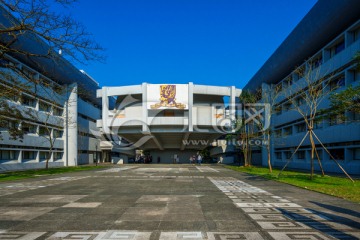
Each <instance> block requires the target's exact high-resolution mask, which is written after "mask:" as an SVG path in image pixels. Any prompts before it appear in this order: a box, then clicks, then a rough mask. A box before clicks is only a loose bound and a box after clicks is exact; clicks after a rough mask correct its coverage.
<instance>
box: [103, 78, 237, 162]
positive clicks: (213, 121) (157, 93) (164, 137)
mask: <svg viewBox="0 0 360 240" xmlns="http://www.w3.org/2000/svg"><path fill="white" fill-rule="evenodd" d="M240 94H241V90H240V89H236V88H235V87H234V86H232V87H221V86H207V85H196V84H193V83H191V82H190V83H188V84H148V83H143V84H141V85H133V86H122V87H103V88H102V89H101V90H97V97H98V98H101V99H102V119H101V120H98V121H97V126H98V127H99V128H101V129H102V132H103V134H104V136H105V137H106V138H107V140H108V141H107V142H106V141H104V142H102V143H101V149H102V150H104V151H107V152H108V154H110V152H113V154H112V156H110V155H109V156H108V157H109V158H111V159H112V160H113V161H118V160H119V159H122V160H123V161H124V162H127V159H128V158H129V157H133V156H134V154H135V150H136V149H141V150H145V151H148V152H149V153H150V155H151V156H152V157H153V161H158V160H159V158H160V162H161V163H169V162H172V161H173V158H174V155H175V154H176V155H178V156H179V158H180V162H186V163H187V162H189V161H188V159H189V157H190V156H191V155H193V154H196V152H197V151H199V150H201V149H204V148H206V147H207V146H209V145H211V143H212V142H213V141H214V140H216V139H217V138H218V137H220V136H222V135H224V134H226V133H229V132H231V131H232V130H231V129H232V125H233V123H234V120H235V114H236V102H237V100H236V98H237V97H238V96H239V95H240ZM109 97H115V98H116V99H117V101H116V105H115V107H114V108H111V107H109ZM113 143H117V145H116V144H115V145H114V144H113ZM114 152H117V153H118V154H117V155H116V154H114Z"/></svg>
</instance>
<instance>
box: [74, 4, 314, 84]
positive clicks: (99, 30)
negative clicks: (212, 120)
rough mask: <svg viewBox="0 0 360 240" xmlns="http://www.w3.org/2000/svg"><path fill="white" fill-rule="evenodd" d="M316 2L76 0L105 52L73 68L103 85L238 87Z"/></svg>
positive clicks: (82, 19)
mask: <svg viewBox="0 0 360 240" xmlns="http://www.w3.org/2000/svg"><path fill="white" fill-rule="evenodd" d="M315 3H316V0H221V1H220V0H126V1H125V0H103V1H98V0H79V2H78V3H77V4H75V5H74V7H73V9H72V12H73V15H74V17H75V18H76V19H77V20H79V21H80V22H82V23H83V24H84V25H85V26H86V27H87V29H88V30H89V31H90V32H92V33H93V34H94V38H95V39H96V41H97V42H99V43H100V44H101V45H102V46H103V47H104V48H106V52H105V55H106V56H107V60H106V63H105V64H102V63H98V62H93V63H90V64H89V65H86V66H78V67H79V68H81V69H84V70H85V71H86V72H87V73H89V74H90V75H91V76H92V77H93V78H94V79H96V80H97V81H98V82H99V83H100V85H101V86H121V85H132V84H140V83H142V82H148V83H188V82H194V83H195V84H209V85H222V86H230V85H235V86H237V87H239V88H242V87H244V86H245V84H246V83H247V82H248V81H249V80H250V79H251V77H252V76H253V75H254V74H255V73H256V72H257V70H258V69H259V68H260V67H261V66H262V65H263V64H264V62H265V61H266V60H267V59H268V58H269V57H270V55H271V54H272V53H273V52H274V51H275V50H276V48H277V47H278V46H279V45H280V44H281V42H282V41H283V40H284V39H285V38H286V37H287V36H288V35H289V33H290V32H291V31H292V30H293V29H294V27H295V26H296V25H297V24H298V23H299V21H300V20H301V19H302V18H303V17H304V16H305V15H306V13H307V12H308V11H309V10H310V9H311V7H312V6H313V5H314V4H315Z"/></svg>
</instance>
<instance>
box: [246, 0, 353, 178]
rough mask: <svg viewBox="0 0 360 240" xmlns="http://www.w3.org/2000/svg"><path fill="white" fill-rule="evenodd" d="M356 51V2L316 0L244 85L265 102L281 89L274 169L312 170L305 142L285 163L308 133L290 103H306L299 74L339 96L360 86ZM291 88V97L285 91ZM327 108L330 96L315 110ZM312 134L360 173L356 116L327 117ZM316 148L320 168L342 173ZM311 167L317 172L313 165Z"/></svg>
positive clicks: (275, 114)
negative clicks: (270, 93) (309, 75)
mask: <svg viewBox="0 0 360 240" xmlns="http://www.w3.org/2000/svg"><path fill="white" fill-rule="evenodd" d="M358 52H360V2H359V1H352V0H349V1H333V0H330V1H327V0H326V1H322V0H320V1H318V3H316V4H315V6H314V7H313V8H312V9H311V10H310V12H309V13H308V14H307V15H306V16H305V17H304V18H303V20H302V21H301V22H300V23H299V24H298V25H297V27H296V28H295V29H294V30H293V31H292V32H291V34H290V35H289V36H288V37H287V38H286V39H285V41H284V42H283V43H282V44H281V45H280V46H279V48H278V49H277V50H276V51H275V52H274V53H273V55H272V56H271V57H270V58H269V59H268V60H267V62H265V64H264V65H263V66H262V68H261V69H260V70H259V71H258V72H257V73H256V74H255V75H254V77H253V78H252V79H251V80H250V81H249V82H248V83H247V85H246V86H245V88H244V90H250V91H256V90H259V89H260V90H261V91H262V92H263V97H264V99H262V101H266V100H265V95H264V93H266V92H268V91H269V89H277V90H279V89H282V90H281V91H280V93H279V94H278V96H279V97H278V98H276V100H275V104H274V106H273V107H274V109H275V111H273V115H272V117H271V130H272V132H273V141H272V142H271V159H272V164H273V165H274V166H277V167H282V166H284V164H286V162H288V161H290V163H289V165H288V166H289V168H295V169H309V167H310V158H311V157H310V155H311V151H310V149H311V148H310V142H309V138H307V139H306V140H305V141H304V143H303V144H302V146H301V147H300V148H299V151H297V153H296V154H295V155H294V157H293V159H291V160H289V159H290V158H291V156H292V153H293V152H294V151H295V149H296V148H297V147H298V145H299V144H300V142H301V140H302V138H303V137H304V135H305V134H306V132H307V126H306V124H305V122H304V118H303V117H302V116H301V115H300V114H299V112H298V111H296V110H295V111H294V108H295V107H294V103H296V102H297V104H298V105H301V104H306V103H304V102H301V100H302V99H301V94H302V93H303V91H304V89H303V88H298V87H295V86H301V85H303V86H305V87H306V85H307V84H309V83H308V82H306V81H307V79H305V78H304V77H302V76H299V72H301V71H304V70H305V71H308V70H309V68H311V70H310V72H312V74H314V75H316V77H314V78H313V79H312V80H313V81H314V82H316V81H322V83H321V84H322V87H323V90H324V91H327V92H329V91H332V90H333V92H340V91H342V90H344V89H345V88H347V87H349V86H357V85H359V84H360V70H359V69H358V68H357V67H356V62H355V60H354V56H355V54H356V53H358ZM291 89H292V91H293V92H291V95H292V96H291V99H290V98H289V97H286V96H285V95H286V93H285V94H284V91H291ZM294 89H297V90H296V91H298V92H296V91H295V90H294ZM270 91H271V90H270ZM273 93H274V91H273ZM274 95H275V93H274ZM288 95H289V94H288ZM327 97H328V96H327ZM297 98H298V99H297ZM297 100H299V101H297ZM329 107H330V101H329V99H328V98H326V99H324V100H323V101H322V102H321V104H320V105H319V109H326V108H329ZM314 132H315V134H316V135H317V136H318V137H319V139H320V140H321V141H322V143H323V144H324V145H325V147H326V148H327V149H329V151H330V153H331V155H332V156H334V157H335V158H336V159H337V160H338V162H339V163H340V164H341V165H342V166H343V167H344V168H345V169H346V171H348V172H349V173H353V174H359V173H360V116H359V114H355V113H352V112H344V113H343V114H341V116H334V115H333V116H328V117H325V118H323V119H320V120H318V121H316V124H315V126H314ZM316 147H317V151H318V153H319V156H320V159H321V162H322V165H323V167H324V170H325V171H328V172H338V173H340V172H341V170H340V169H339V168H338V166H337V165H336V163H335V162H334V161H332V160H331V158H330V156H329V154H327V153H326V150H324V149H323V148H322V147H321V144H320V143H319V142H318V141H316ZM260 151H261V152H262V154H261V155H258V156H259V158H258V159H254V161H255V162H258V163H261V164H262V165H264V166H267V151H266V150H265V149H261V150H260ZM315 167H316V170H320V169H319V166H318V164H317V161H315Z"/></svg>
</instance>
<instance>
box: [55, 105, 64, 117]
mask: <svg viewBox="0 0 360 240" xmlns="http://www.w3.org/2000/svg"><path fill="white" fill-rule="evenodd" d="M53 114H54V115H55V116H62V114H63V110H62V109H60V108H58V107H54V109H53Z"/></svg>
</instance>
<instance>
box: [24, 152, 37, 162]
mask: <svg viewBox="0 0 360 240" xmlns="http://www.w3.org/2000/svg"><path fill="white" fill-rule="evenodd" d="M23 159H24V160H34V159H36V152H34V151H23Z"/></svg>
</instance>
